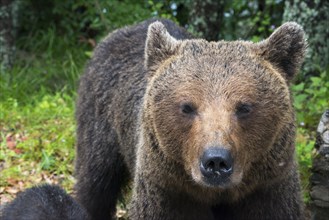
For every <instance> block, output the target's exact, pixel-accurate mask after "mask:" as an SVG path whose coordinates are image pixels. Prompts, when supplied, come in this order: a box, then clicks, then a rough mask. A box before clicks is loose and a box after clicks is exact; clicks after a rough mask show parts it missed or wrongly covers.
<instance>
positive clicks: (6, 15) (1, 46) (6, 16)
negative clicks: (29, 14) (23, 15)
mask: <svg viewBox="0 0 329 220" xmlns="http://www.w3.org/2000/svg"><path fill="white" fill-rule="evenodd" d="M16 11H17V10H16V1H14V0H0V72H3V71H4V70H7V69H10V68H12V66H13V63H14V57H15V26H16V20H15V19H16V14H17V13H16Z"/></svg>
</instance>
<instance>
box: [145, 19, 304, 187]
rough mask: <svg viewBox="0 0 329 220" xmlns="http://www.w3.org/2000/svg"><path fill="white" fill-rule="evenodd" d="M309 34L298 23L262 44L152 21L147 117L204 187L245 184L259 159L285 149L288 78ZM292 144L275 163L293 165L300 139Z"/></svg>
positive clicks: (163, 144) (289, 117)
mask: <svg viewBox="0 0 329 220" xmlns="http://www.w3.org/2000/svg"><path fill="white" fill-rule="evenodd" d="M304 42H305V41H304V36H303V31H302V29H301V27H300V26H299V25H297V24H295V23H286V24H285V25H283V26H282V27H281V28H279V29H278V30H277V31H276V32H275V33H273V34H272V36H271V37H270V38H269V39H267V40H265V41H263V42H260V43H257V44H254V43H250V42H244V41H236V42H224V41H222V42H206V41H204V40H186V41H179V40H176V39H174V38H173V37H171V36H170V35H169V34H168V32H167V31H166V30H165V28H164V26H163V25H162V24H161V23H159V22H155V23H154V24H152V25H151V26H150V27H149V32H148V38H147V41H146V50H145V51H146V52H145V53H146V54H145V57H146V62H145V65H146V68H147V70H148V77H149V78H148V80H149V83H148V87H147V91H146V97H145V100H146V101H145V104H144V110H145V111H144V117H147V118H148V119H147V120H144V121H148V122H149V123H148V124H147V126H148V127H149V128H148V129H150V130H152V131H153V133H154V135H155V136H156V139H157V142H158V143H159V147H160V149H161V150H162V151H163V153H164V154H165V155H166V156H168V157H169V158H171V159H172V160H173V161H176V162H177V163H179V164H182V166H183V167H184V169H185V172H186V173H187V174H188V175H189V176H190V178H191V179H192V180H193V181H194V182H196V183H197V184H199V185H200V186H202V187H211V188H217V189H227V188H232V187H234V186H239V185H243V184H245V183H243V182H244V179H247V178H248V176H250V174H251V173H252V172H254V169H255V168H254V166H256V165H257V163H258V162H259V161H261V160H264V158H265V159H266V158H267V157H268V156H269V154H271V152H272V151H280V150H281V148H280V147H277V145H280V144H279V142H280V139H281V138H282V133H283V132H284V131H285V129H284V128H286V127H287V126H291V125H292V124H293V121H294V115H293V110H292V105H291V98H290V93H289V88H288V84H289V81H290V80H291V79H292V78H293V76H294V75H295V74H296V72H297V69H298V68H299V65H300V63H301V61H302V59H303V54H304V51H305V43H304ZM285 151H286V152H285V154H287V156H286V157H281V158H280V161H276V162H277V163H276V165H275V164H273V165H272V164H267V166H270V167H271V169H272V170H274V171H276V172H278V170H280V169H282V166H286V167H289V164H291V163H292V161H289V160H290V159H291V155H292V154H293V153H294V149H293V146H291V147H289V149H285ZM261 163H262V164H264V162H261ZM274 171H273V172H274ZM259 175H262V174H259ZM264 175H265V174H264ZM252 176H253V177H254V176H255V175H254V174H253V175H252ZM255 179H256V178H255ZM259 179H266V178H262V177H260V178H259ZM245 182H246V181H245ZM255 184H256V183H255ZM257 184H259V183H257Z"/></svg>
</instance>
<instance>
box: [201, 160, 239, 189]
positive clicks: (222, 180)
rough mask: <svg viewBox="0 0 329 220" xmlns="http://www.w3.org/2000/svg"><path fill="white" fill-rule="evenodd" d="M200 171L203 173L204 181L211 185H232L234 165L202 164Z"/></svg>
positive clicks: (222, 186) (226, 186)
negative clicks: (205, 165)
mask: <svg viewBox="0 0 329 220" xmlns="http://www.w3.org/2000/svg"><path fill="white" fill-rule="evenodd" d="M200 171H201V175H202V178H201V179H202V182H204V183H205V184H206V185H207V186H210V187H219V188H229V187H230V186H232V185H233V184H232V181H231V175H232V173H233V167H225V166H223V167H221V168H219V167H215V166H213V165H212V164H210V165H208V166H207V167H204V165H203V164H202V163H201V164H200Z"/></svg>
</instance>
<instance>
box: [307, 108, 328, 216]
mask: <svg viewBox="0 0 329 220" xmlns="http://www.w3.org/2000/svg"><path fill="white" fill-rule="evenodd" d="M315 150H316V156H315V157H314V159H313V167H312V176H311V178H310V182H311V192H310V194H311V212H312V219H313V220H326V219H328V217H329V109H328V110H327V111H326V112H325V113H323V115H322V117H321V119H320V123H319V126H318V129H317V138H316V143H315Z"/></svg>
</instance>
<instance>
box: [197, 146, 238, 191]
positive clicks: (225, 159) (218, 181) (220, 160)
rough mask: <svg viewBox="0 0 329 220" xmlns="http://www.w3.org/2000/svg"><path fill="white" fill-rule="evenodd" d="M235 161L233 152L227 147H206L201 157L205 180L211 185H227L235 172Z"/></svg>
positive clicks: (201, 168) (201, 167)
mask: <svg viewBox="0 0 329 220" xmlns="http://www.w3.org/2000/svg"><path fill="white" fill-rule="evenodd" d="M233 162H234V160H233V157H232V155H231V152H230V151H229V150H227V149H225V148H222V147H210V148H208V149H206V150H205V151H204V153H203V155H202V157H201V159H200V170H201V173H202V175H203V181H204V182H206V183H207V184H208V185H211V186H219V187H224V186H226V185H227V184H228V183H229V182H230V176H231V174H232V173H233Z"/></svg>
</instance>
